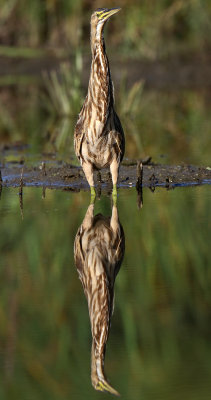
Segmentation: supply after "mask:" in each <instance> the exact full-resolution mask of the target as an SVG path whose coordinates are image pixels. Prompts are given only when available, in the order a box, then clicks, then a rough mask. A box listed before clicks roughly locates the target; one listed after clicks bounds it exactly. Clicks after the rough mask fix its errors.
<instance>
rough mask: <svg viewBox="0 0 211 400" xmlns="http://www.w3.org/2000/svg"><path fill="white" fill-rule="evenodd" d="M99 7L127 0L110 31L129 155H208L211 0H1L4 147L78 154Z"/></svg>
mask: <svg viewBox="0 0 211 400" xmlns="http://www.w3.org/2000/svg"><path fill="white" fill-rule="evenodd" d="M102 6H106V7H115V6H120V7H122V10H121V13H119V14H118V16H116V17H115V18H113V19H111V20H110V21H109V23H108V24H107V27H106V30H105V36H106V44H107V51H108V55H109V59H111V72H112V77H113V80H114V84H115V88H116V92H115V97H116V109H117V112H118V114H119V115H120V117H121V120H122V123H123V127H124V130H125V133H126V142H127V143H126V157H129V158H135V157H145V156H149V155H150V156H152V157H153V159H154V161H158V162H160V161H162V162H192V163H203V164H205V165H206V164H208V163H209V148H210V146H211V142H210V141H211V137H210V128H209V127H210V124H211V116H210V105H211V104H210V103H211V96H210V90H209V88H210V80H209V79H208V78H209V73H208V71H210V68H209V65H210V58H209V54H210V51H209V50H210V48H211V46H210V45H211V23H210V20H211V4H210V1H209V0H159V1H156V2H155V1H154V0H143V1H141V2H140V1H136V0H133V1H132V2H131V1H127V0H120V1H119V2H118V4H117V3H116V2H114V1H106V4H105V3H103V2H102V1H98V0H96V1H89V0H77V1H76V0H75V1H74V0H72V1H69V0H37V1H36V2H35V1H34V0H8V1H6V2H5V0H0V9H1V13H0V148H1V149H4V148H7V147H8V146H11V144H14V143H18V144H20V143H22V144H24V145H28V146H29V148H30V149H31V151H32V149H33V151H34V152H40V151H42V150H43V151H49V152H56V153H57V154H58V152H59V153H60V154H61V155H62V157H63V158H65V157H67V158H68V154H72V153H73V151H72V148H73V146H72V143H73V130H74V125H75V122H76V119H77V114H78V112H79V110H80V107H81V105H82V103H83V99H84V97H85V94H86V88H87V84H88V75H89V69H90V61H91V58H90V47H89V34H90V26H89V24H90V15H91V12H92V11H93V10H94V9H96V8H98V7H102ZM203 63H204V64H203ZM201 65H205V66H206V71H205V70H204V69H201ZM149 67H150V68H149ZM142 68H143V69H142ZM131 78H132V80H131ZM201 79H202V83H201ZM198 80H199V81H198ZM152 116H153V118H152ZM199 132H200V135H199ZM202 155H203V157H202Z"/></svg>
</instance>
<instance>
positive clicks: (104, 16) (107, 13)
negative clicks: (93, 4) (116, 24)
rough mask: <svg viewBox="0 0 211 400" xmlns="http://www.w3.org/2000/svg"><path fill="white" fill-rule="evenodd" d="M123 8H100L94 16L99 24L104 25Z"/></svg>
mask: <svg viewBox="0 0 211 400" xmlns="http://www.w3.org/2000/svg"><path fill="white" fill-rule="evenodd" d="M120 10H121V8H119V7H116V8H98V9H97V10H96V11H95V12H94V13H93V14H92V16H94V17H95V18H96V19H97V21H98V23H100V24H104V23H105V22H106V21H107V20H108V19H109V18H110V17H111V16H112V15H114V14H116V13H117V12H119V11H120Z"/></svg>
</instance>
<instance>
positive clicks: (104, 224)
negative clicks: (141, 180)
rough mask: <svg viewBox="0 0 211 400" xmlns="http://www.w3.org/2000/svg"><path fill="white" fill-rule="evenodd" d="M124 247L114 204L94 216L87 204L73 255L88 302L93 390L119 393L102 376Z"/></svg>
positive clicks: (92, 207)
mask: <svg viewBox="0 0 211 400" xmlns="http://www.w3.org/2000/svg"><path fill="white" fill-rule="evenodd" d="M124 250H125V238H124V231H123V228H122V225H121V224H120V222H119V217H118V211H117V207H116V205H113V207H112V215H111V217H105V216H103V215H102V214H97V215H95V216H94V204H90V206H89V207H88V209H87V212H86V215H85V217H84V220H83V222H82V224H81V226H80V227H79V229H78V232H77V234H76V238H75V243H74V257H75V264H76V267H77V271H78V274H79V278H80V280H81V282H82V285H83V289H84V293H85V296H86V298H87V302H88V309H89V318H90V323H91V331H92V352H91V380H92V385H93V386H94V388H95V389H96V390H101V391H107V392H110V393H112V394H116V395H118V392H117V391H116V390H115V389H114V388H112V387H111V386H110V385H109V383H108V382H107V379H106V377H105V372H104V358H105V350H106V342H107V339H108V334H109V329H110V324H111V316H112V313H113V309H114V282H115V278H116V276H117V274H118V272H119V269H120V266H121V263H122V260H123V257H124Z"/></svg>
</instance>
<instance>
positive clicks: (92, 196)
mask: <svg viewBox="0 0 211 400" xmlns="http://www.w3.org/2000/svg"><path fill="white" fill-rule="evenodd" d="M90 190H91V201H90V204H94V202H95V197H96V193H95V188H94V186H90Z"/></svg>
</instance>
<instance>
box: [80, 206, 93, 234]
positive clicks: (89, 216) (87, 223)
mask: <svg viewBox="0 0 211 400" xmlns="http://www.w3.org/2000/svg"><path fill="white" fill-rule="evenodd" d="M93 217H94V204H90V205H89V207H88V209H87V212H86V215H85V217H84V219H83V223H82V226H83V228H84V229H90V228H91V226H92V222H93Z"/></svg>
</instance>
